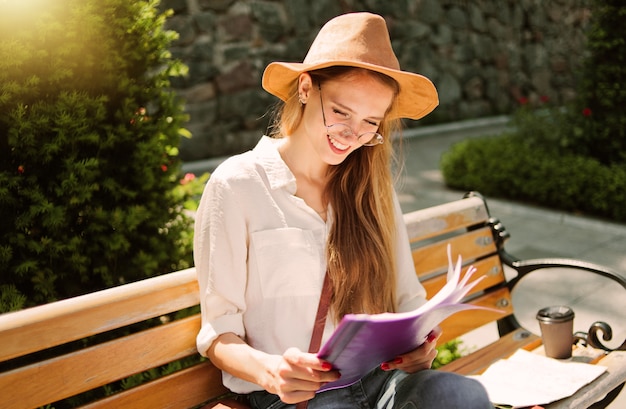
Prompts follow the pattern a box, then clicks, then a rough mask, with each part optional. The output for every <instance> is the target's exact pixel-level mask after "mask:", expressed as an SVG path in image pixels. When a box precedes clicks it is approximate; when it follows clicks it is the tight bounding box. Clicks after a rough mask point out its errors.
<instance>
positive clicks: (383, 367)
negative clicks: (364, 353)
mask: <svg viewBox="0 0 626 409" xmlns="http://www.w3.org/2000/svg"><path fill="white" fill-rule="evenodd" d="M380 369H382V370H383V371H388V370H389V364H388V363H387V362H383V363H382V364H380Z"/></svg>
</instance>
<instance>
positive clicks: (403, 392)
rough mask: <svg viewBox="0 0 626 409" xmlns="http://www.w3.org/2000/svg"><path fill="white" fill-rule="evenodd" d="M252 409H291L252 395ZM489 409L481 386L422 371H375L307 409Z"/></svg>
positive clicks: (323, 395) (267, 396)
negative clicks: (412, 372) (410, 372)
mask: <svg viewBox="0 0 626 409" xmlns="http://www.w3.org/2000/svg"><path fill="white" fill-rule="evenodd" d="M249 399H250V405H251V406H252V407H253V408H255V409H290V408H294V407H295V405H288V404H286V403H283V402H281V401H280V399H279V398H278V396H276V395H272V394H270V393H268V392H265V391H261V392H253V393H251V394H250V395H249ZM322 408H323V409H354V408H363V409H392V408H397V409H431V408H438V409H439V408H447V409H454V408H463V409H491V408H493V405H492V404H491V402H490V401H489V398H488V396H487V392H486V391H485V389H484V388H483V387H482V385H481V384H480V383H478V382H477V381H475V380H473V379H469V378H466V377H464V376H461V375H457V374H454V373H450V372H443V371H434V370H425V371H420V372H416V373H414V374H407V373H405V372H401V371H382V370H380V369H379V368H377V369H374V370H373V371H372V372H370V373H369V374H368V375H366V376H365V377H363V379H361V380H360V381H359V382H357V383H355V384H354V385H351V386H348V387H345V388H341V389H335V390H331V391H325V392H321V393H318V394H317V395H316V396H315V398H314V399H312V400H310V401H309V406H308V409H322Z"/></svg>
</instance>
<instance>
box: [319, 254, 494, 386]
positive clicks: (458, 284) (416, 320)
mask: <svg viewBox="0 0 626 409" xmlns="http://www.w3.org/2000/svg"><path fill="white" fill-rule="evenodd" d="M448 261H449V266H448V277H447V283H446V285H445V286H444V287H443V288H442V289H441V290H440V291H439V292H438V293H437V294H435V295H434V296H433V297H432V298H431V299H430V300H429V301H427V302H426V303H425V304H423V305H422V306H421V307H419V308H417V309H416V310H414V311H409V312H404V313H383V314H373V315H369V314H347V315H345V316H344V317H343V319H342V320H341V322H340V323H339V325H338V326H337V328H336V329H335V332H334V333H333V334H332V335H331V337H330V338H329V339H328V341H327V342H326V343H325V344H324V345H322V348H321V349H320V351H319V352H318V354H317V355H318V356H319V357H320V358H322V359H324V360H326V361H328V362H330V363H331V364H332V365H333V368H334V369H337V370H338V371H339V372H340V373H341V379H339V380H337V381H335V382H331V383H328V384H326V385H325V386H324V387H322V388H321V389H320V392H321V391H324V390H328V389H337V388H342V387H344V386H348V385H351V384H353V383H355V382H357V381H358V380H359V379H361V378H362V377H363V376H364V375H365V374H367V373H368V372H370V371H371V370H372V369H374V368H376V367H377V366H379V365H380V364H382V363H383V362H386V361H390V360H393V359H394V358H395V357H396V356H398V355H401V354H404V353H406V352H409V351H412V350H414V349H415V348H417V347H419V346H420V345H421V344H422V343H423V342H424V341H425V340H426V337H427V336H428V334H429V333H430V332H431V331H432V330H433V329H434V328H435V327H436V326H437V325H439V323H440V322H441V321H443V320H444V319H446V318H447V317H449V316H450V315H452V314H454V313H456V312H459V311H463V310H468V309H475V308H481V309H484V307H478V306H474V305H470V304H463V303H462V302H461V301H462V300H463V298H464V297H465V296H466V295H467V294H468V293H469V291H470V290H471V289H472V288H473V287H474V286H475V285H476V284H478V283H479V282H480V281H481V280H482V279H483V278H484V277H480V278H479V279H477V280H475V281H473V282H471V283H469V279H470V278H471V276H472V275H473V274H474V272H475V271H476V269H475V268H474V266H469V267H468V269H467V271H466V273H465V275H464V276H463V279H461V266H462V260H461V256H460V255H459V257H458V260H457V263H456V265H453V263H452V255H451V249H450V245H449V244H448Z"/></svg>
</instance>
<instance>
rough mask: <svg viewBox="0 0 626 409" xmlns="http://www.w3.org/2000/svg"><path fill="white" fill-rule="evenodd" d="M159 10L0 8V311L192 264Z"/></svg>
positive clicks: (56, 5)
mask: <svg viewBox="0 0 626 409" xmlns="http://www.w3.org/2000/svg"><path fill="white" fill-rule="evenodd" d="M157 7H158V2H157V1H128V0H65V1H54V2H50V1H37V0H32V1H20V2H18V1H8V2H0V38H2V42H0V214H2V217H1V218H0V271H2V278H1V279H0V280H1V281H0V291H2V294H1V298H0V299H1V300H2V305H0V312H3V311H7V310H10V309H16V308H20V307H24V306H30V305H34V304H39V303H45V302H50V301H53V300H55V299H59V298H65V297H69V296H74V295H77V294H81V293H86V292H91V291H94V290H98V289H102V288H105V287H109V286H113V285H117V284H121V283H124V282H128V281H133V280H137V279H141V278H145V277H148V276H152V275H156V274H161V273H165V272H168V271H171V270H175V269H179V268H184V267H187V266H189V265H191V262H192V261H191V243H190V240H189V238H188V234H189V231H190V230H191V219H190V218H189V217H188V216H187V215H186V214H185V212H184V209H183V207H182V205H181V201H180V199H181V198H180V197H179V196H176V195H175V194H174V190H173V189H174V188H175V187H176V186H178V185H179V178H180V163H179V159H178V157H177V155H178V145H179V142H180V138H181V136H187V135H186V134H187V132H186V131H185V130H184V129H183V128H182V125H183V123H184V121H185V119H186V118H185V115H184V113H183V108H182V104H181V102H180V101H179V100H178V99H177V98H176V96H175V94H174V93H172V92H171V91H170V90H169V89H168V87H169V81H170V78H171V77H172V76H175V75H180V74H182V73H184V68H185V67H184V66H183V65H182V64H181V63H180V62H179V61H176V60H173V59H172V58H171V56H170V54H169V52H168V51H167V47H168V46H169V44H170V43H171V41H172V40H173V39H174V38H175V33H173V32H168V31H165V30H164V29H163V24H164V22H165V19H166V17H167V16H166V14H164V13H160V12H159V11H158V8H157Z"/></svg>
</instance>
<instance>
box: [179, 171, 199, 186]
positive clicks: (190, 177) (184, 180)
mask: <svg viewBox="0 0 626 409" xmlns="http://www.w3.org/2000/svg"><path fill="white" fill-rule="evenodd" d="M195 178H196V175H194V174H193V173H185V177H183V178H182V179H181V180H180V184H181V185H186V184H187V183H189V182H191V181H192V180H194V179H195Z"/></svg>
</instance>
